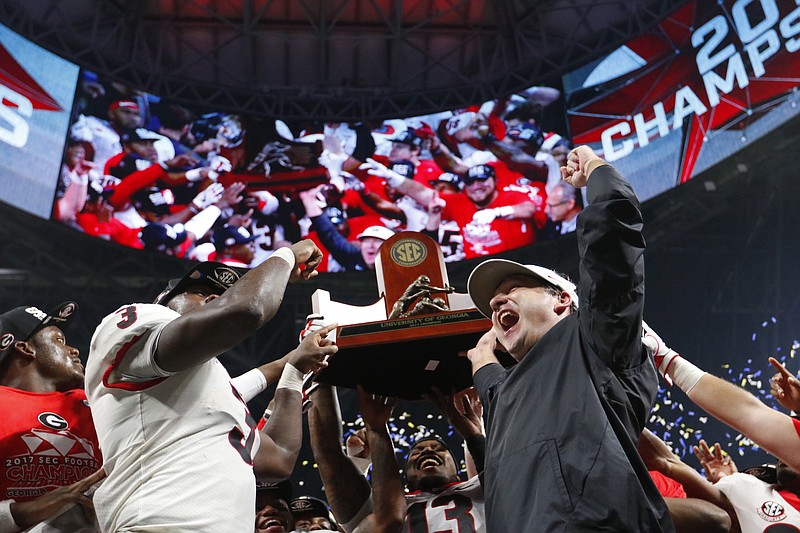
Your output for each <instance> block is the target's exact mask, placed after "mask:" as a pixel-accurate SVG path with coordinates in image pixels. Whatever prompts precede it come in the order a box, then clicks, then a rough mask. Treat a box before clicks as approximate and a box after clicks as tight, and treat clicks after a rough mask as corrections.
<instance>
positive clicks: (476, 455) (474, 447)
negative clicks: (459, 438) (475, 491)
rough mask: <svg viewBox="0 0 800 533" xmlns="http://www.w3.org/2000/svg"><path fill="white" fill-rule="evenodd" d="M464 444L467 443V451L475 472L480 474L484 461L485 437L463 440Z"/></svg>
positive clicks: (474, 436) (472, 437)
mask: <svg viewBox="0 0 800 533" xmlns="http://www.w3.org/2000/svg"><path fill="white" fill-rule="evenodd" d="M464 442H466V443H467V450H469V454H470V455H471V456H472V462H473V463H475V470H477V471H478V474H480V473H481V472H483V465H484V463H485V459H486V435H473V436H471V437H467V438H466V439H464Z"/></svg>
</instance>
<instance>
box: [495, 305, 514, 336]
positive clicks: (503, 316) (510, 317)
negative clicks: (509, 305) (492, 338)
mask: <svg viewBox="0 0 800 533" xmlns="http://www.w3.org/2000/svg"><path fill="white" fill-rule="evenodd" d="M517 322H519V315H518V314H517V313H515V312H514V311H511V310H509V309H503V310H501V311H499V312H498V313H497V323H498V324H499V325H500V327H501V328H502V330H503V331H504V332H505V331H508V330H509V329H511V328H513V327H514V326H516V325H517Z"/></svg>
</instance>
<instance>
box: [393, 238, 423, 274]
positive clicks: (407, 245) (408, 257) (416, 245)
mask: <svg viewBox="0 0 800 533" xmlns="http://www.w3.org/2000/svg"><path fill="white" fill-rule="evenodd" d="M390 255H391V257H392V261H394V262H395V263H397V264H398V265H400V266H404V267H413V266H417V265H418V264H420V263H422V262H423V261H424V260H425V258H426V257H427V256H428V249H427V248H426V247H425V245H424V244H422V243H421V242H420V241H418V240H416V239H400V240H399V241H397V242H396V243H394V244H393V245H392V249H391V250H390Z"/></svg>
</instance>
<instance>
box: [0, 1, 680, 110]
mask: <svg viewBox="0 0 800 533" xmlns="http://www.w3.org/2000/svg"><path fill="white" fill-rule="evenodd" d="M684 1H685V0H638V1H635V2H632V1H630V0H605V1H603V0H497V1H491V2H490V1H487V0H324V1H323V0H163V1H153V0H147V1H135V2H133V1H125V0H70V1H68V2H64V1H62V0H7V1H4V2H2V3H0V22H2V23H3V24H6V25H7V26H9V27H11V28H12V29H13V30H15V31H17V32H18V33H20V34H22V35H23V36H25V37H27V38H29V39H31V40H33V41H34V42H36V43H38V44H40V45H42V46H44V47H45V48H48V49H50V50H52V51H55V52H56V53H58V54H60V55H62V56H63V57H65V58H67V59H69V60H71V61H73V62H75V63H78V64H79V65H81V66H82V67H85V68H88V69H91V70H93V71H95V72H97V73H98V74H101V75H104V76H108V77H111V78H113V79H117V80H119V81H123V82H125V83H128V84H131V85H134V86H138V87H140V88H142V89H144V90H147V91H148V92H151V93H153V94H158V95H161V96H169V97H172V98H176V99H178V100H181V101H185V102H190V103H193V104H196V105H200V106H204V107H207V108H214V109H226V110H229V111H241V110H247V111H248V112H250V113H257V114H262V115H265V116H276V117H281V118H284V119H287V120H305V119H313V120H318V119H320V118H325V119H330V120H334V119H335V120H348V121H353V120H364V119H380V118H397V117H402V116H412V115H421V114H427V113H431V112H437V111H441V110H444V109H453V108H458V107H463V106H466V105H470V104H474V103H478V102H482V101H486V100H489V99H492V98H495V97H500V96H505V95H508V94H511V93H513V92H515V91H518V90H521V89H524V88H527V87H530V86H532V85H535V84H543V83H548V81H550V80H553V79H555V78H557V76H558V75H559V74H561V73H562V72H564V71H567V70H569V69H572V68H575V67H577V66H580V65H582V64H584V63H585V62H587V61H589V60H591V59H593V58H595V57H597V56H598V54H601V53H603V52H606V51H609V50H611V49H613V48H614V47H615V46H617V45H619V44H621V43H623V42H624V41H626V40H627V39H629V38H630V37H632V36H634V35H638V34H640V33H641V32H643V31H644V30H645V29H647V28H649V27H650V26H652V25H653V24H654V23H656V22H657V21H658V20H659V19H661V18H662V17H663V16H665V15H666V14H668V13H669V12H670V11H672V10H674V9H675V8H676V7H678V6H679V5H681V4H683V3H684Z"/></svg>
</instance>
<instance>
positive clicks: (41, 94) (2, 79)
mask: <svg viewBox="0 0 800 533" xmlns="http://www.w3.org/2000/svg"><path fill="white" fill-rule="evenodd" d="M0 83H2V84H3V85H5V86H6V87H8V88H9V89H11V90H12V91H14V92H17V93H19V94H21V95H22V96H24V97H26V98H27V99H28V100H30V101H31V103H32V104H33V108H34V109H40V110H42V111H62V110H63V109H64V108H62V107H61V106H60V105H59V104H58V102H56V100H55V99H54V98H53V97H52V96H50V95H49V94H47V91H45V90H44V89H42V86H41V85H39V84H38V83H36V80H34V79H33V78H32V77H31V75H30V74H28V73H27V72H26V71H25V69H24V68H23V67H22V65H20V64H19V63H18V62H17V60H16V59H14V57H13V56H12V55H11V53H10V52H9V51H8V50H6V48H5V47H4V46H3V45H2V44H0ZM2 103H3V104H4V105H6V106H8V107H16V105H15V104H13V103H12V102H9V101H7V100H5V99H4V100H3V101H2Z"/></svg>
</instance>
